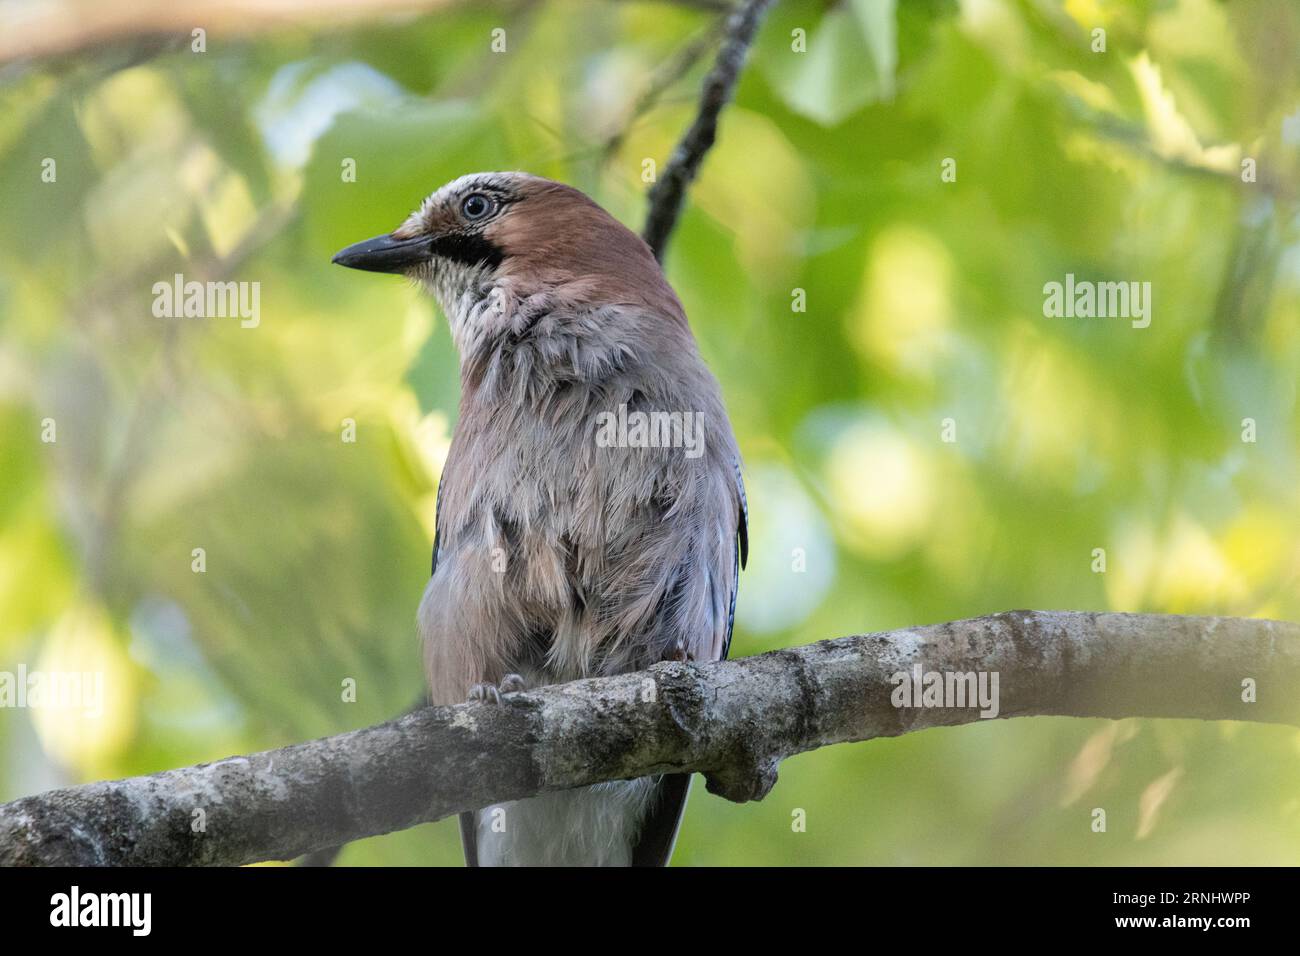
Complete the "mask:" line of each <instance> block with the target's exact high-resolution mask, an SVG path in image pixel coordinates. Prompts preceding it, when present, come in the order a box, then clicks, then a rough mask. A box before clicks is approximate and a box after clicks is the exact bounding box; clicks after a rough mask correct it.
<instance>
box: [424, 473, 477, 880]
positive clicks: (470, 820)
mask: <svg viewBox="0 0 1300 956" xmlns="http://www.w3.org/2000/svg"><path fill="white" fill-rule="evenodd" d="M445 471H446V469H444V472H445ZM442 487H443V481H442V477H441V476H439V478H438V494H437V496H436V497H435V498H434V499H433V559H432V561H431V562H430V567H429V577H433V576H434V575H435V574H437V572H438V544H439V541H440V539H441V538H442ZM477 817H478V814H476V813H473V812H470V811H466V812H465V813H462V814H461V815H460V845H461V848H462V849H463V850H464V851H465V865H466V866H478V819H477Z"/></svg>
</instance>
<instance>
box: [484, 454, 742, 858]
mask: <svg viewBox="0 0 1300 956" xmlns="http://www.w3.org/2000/svg"><path fill="white" fill-rule="evenodd" d="M735 468H736V498H737V505H736V557H735V560H734V561H733V562H732V575H731V595H730V597H729V600H728V606H727V639H726V641H725V642H724V643H723V645H722V659H723V660H725V659H726V657H727V653H728V651H730V650H731V631H732V626H733V625H734V624H735V621H736V591H737V590H738V588H739V585H740V569H741V568H743V567H744V566H745V564H746V563H747V562H748V561H749V502H748V501H747V500H746V498H745V481H744V479H743V478H742V477H741V474H740V462H736V465H735ZM690 790H691V775H690V774H689V773H669V774H664V776H662V777H660V778H659V782H658V784H657V785H656V787H655V791H656V793H655V796H654V799H653V801H652V802H651V804H650V808H649V809H648V810H647V811H646V818H645V822H644V823H643V824H642V825H641V832H640V834H639V835H638V836H637V842H636V845H635V846H634V847H633V848H632V865H633V866H667V865H668V860H669V858H670V857H671V856H672V854H673V846H674V845H675V844H676V843H677V831H678V830H679V829H680V828H681V825H682V814H683V813H684V812H685V810H686V797H687V795H688V794H689V793H690ZM462 820H463V818H462ZM461 833H462V835H463V834H464V833H465V824H464V823H463V822H462V823H461ZM466 846H467V847H468V846H469V844H468V843H466ZM466 852H468V850H467V851H466Z"/></svg>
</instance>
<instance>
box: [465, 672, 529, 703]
mask: <svg viewBox="0 0 1300 956" xmlns="http://www.w3.org/2000/svg"><path fill="white" fill-rule="evenodd" d="M527 687H528V685H527V684H526V683H525V682H524V679H523V678H522V677H520V676H519V675H518V674H507V675H506V676H505V677H503V678H501V682H500V683H499V684H492V683H484V684H475V685H474V686H473V687H471V688H470V689H469V696H468V697H467V698H466V700H467V701H468V702H469V703H474V702H475V701H479V702H487V701H491V702H492V703H494V704H500V703H503V701H502V700H501V695H502V694H514V693H517V692H518V691H521V690H526V689H527Z"/></svg>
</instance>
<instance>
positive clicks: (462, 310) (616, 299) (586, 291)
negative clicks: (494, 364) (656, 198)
mask: <svg viewBox="0 0 1300 956" xmlns="http://www.w3.org/2000/svg"><path fill="white" fill-rule="evenodd" d="M333 261H334V262H336V263H338V264H339V265H343V266H348V267H349V268H353V269H365V270H368V271H370V272H389V273H397V274H400V275H405V276H407V277H409V278H411V279H414V280H416V281H417V282H419V283H420V284H421V285H423V286H425V287H426V288H427V289H428V290H429V291H430V292H432V293H433V295H434V296H435V297H436V298H437V299H438V301H439V303H440V304H441V305H442V307H443V310H444V311H445V312H446V313H447V316H448V319H449V320H450V322H451V324H452V331H453V334H454V335H455V337H456V339H457V343H458V344H459V345H461V346H462V351H464V346H465V343H466V342H468V341H483V340H485V339H488V338H492V337H494V335H495V333H497V332H501V331H505V330H506V329H508V328H509V326H510V324H511V323H512V322H517V316H519V315H520V314H521V313H522V314H525V315H526V314H528V313H530V312H531V313H535V312H537V311H539V310H541V311H548V310H550V309H554V308H556V307H557V306H558V307H563V308H567V309H571V310H583V309H596V308H603V307H606V306H629V307H632V308H638V309H643V310H650V311H652V312H656V313H659V314H662V315H665V316H667V317H669V318H671V319H675V320H677V321H679V322H681V323H683V324H684V323H685V318H684V316H683V314H682V309H681V305H680V304H679V303H678V301H677V297H676V295H675V294H674V293H673V291H672V289H671V287H670V286H669V285H668V282H667V280H665V279H664V276H663V272H662V270H661V269H660V268H659V263H658V262H657V261H656V260H655V258H654V255H653V254H652V253H651V251H650V247H649V246H647V245H646V244H645V242H644V241H642V239H641V238H640V237H639V236H637V235H636V234H635V233H633V232H632V231H631V230H629V229H628V228H627V227H625V226H624V225H623V224H622V223H620V222H619V221H618V220H617V219H615V218H614V217H613V216H611V215H610V214H609V213H607V212H605V210H604V209H602V208H601V207H600V206H598V205H596V203H594V202H593V201H592V200H591V199H589V198H587V196H586V195H584V194H583V193H582V192H580V191H579V190H577V189H574V188H573V187H571V186H566V185H564V184H562V183H557V182H552V181H551V180H549V179H542V178H541V177H538V176H530V175H528V174H526V173H515V172H509V173H473V174H471V175H468V176H462V177H460V178H459V179H456V180H453V181H452V182H450V183H448V184H447V185H445V186H443V187H442V188H441V189H438V190H437V191H436V192H434V193H433V194H432V195H430V196H429V197H428V198H427V199H425V200H424V202H423V203H421V205H420V208H419V209H417V210H416V211H415V212H413V213H411V215H410V216H409V217H407V219H406V221H405V222H403V223H402V224H401V225H400V226H398V227H397V228H396V229H395V230H393V231H392V232H391V233H389V234H387V235H383V236H376V237H375V238H374V239H367V240H365V241H364V242H358V243H356V244H355V245H351V246H348V247H347V248H346V249H343V250H341V251H340V252H338V253H337V254H336V255H335V256H334V260H333ZM493 326H495V327H493Z"/></svg>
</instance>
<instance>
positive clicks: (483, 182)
mask: <svg viewBox="0 0 1300 956" xmlns="http://www.w3.org/2000/svg"><path fill="white" fill-rule="evenodd" d="M536 178H537V177H536V176H531V175H529V174H528V173H507V172H500V173H466V174H465V175H464V176H461V177H459V178H457V179H453V180H452V181H451V182H449V183H447V184H446V185H445V186H440V187H439V188H438V189H436V190H435V191H434V192H432V193H430V194H429V196H428V197H427V198H426V199H425V200H424V202H423V203H421V204H420V212H421V213H426V212H428V211H429V210H430V209H431V208H433V207H434V206H440V205H442V204H444V203H446V202H449V201H450V200H452V199H454V198H456V197H458V196H464V195H468V194H469V193H472V192H474V191H475V190H476V189H488V190H498V191H505V192H513V191H514V190H515V188H517V187H518V186H520V185H522V184H523V183H525V182H528V181H529V180H533V179H536Z"/></svg>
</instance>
